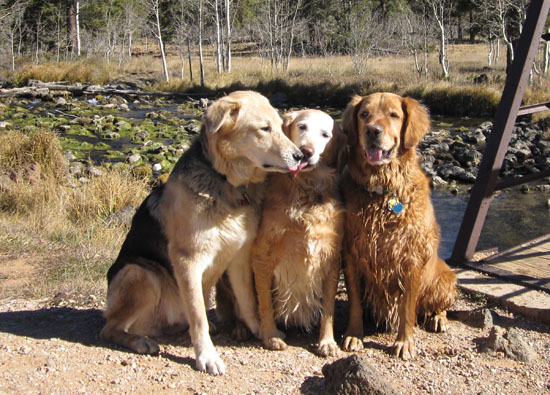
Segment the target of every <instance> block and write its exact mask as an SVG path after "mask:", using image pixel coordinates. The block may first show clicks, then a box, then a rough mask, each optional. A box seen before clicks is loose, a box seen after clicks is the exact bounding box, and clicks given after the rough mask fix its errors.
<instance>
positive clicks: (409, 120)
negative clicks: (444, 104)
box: [402, 97, 430, 149]
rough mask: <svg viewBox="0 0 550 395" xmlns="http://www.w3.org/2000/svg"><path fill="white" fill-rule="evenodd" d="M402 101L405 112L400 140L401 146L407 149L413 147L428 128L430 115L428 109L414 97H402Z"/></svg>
mask: <svg viewBox="0 0 550 395" xmlns="http://www.w3.org/2000/svg"><path fill="white" fill-rule="evenodd" d="M402 103H403V112H404V113H405V122H404V124H403V139H402V141H403V147H404V148H405V149H409V148H412V147H415V146H416V145H417V144H418V143H419V142H420V140H421V139H422V137H424V135H425V134H426V133H427V132H428V130H429V129H430V116H429V113H428V109H427V108H426V107H424V106H423V105H422V104H420V103H419V102H418V101H417V100H415V99H412V98H410V97H404V98H403V102H402Z"/></svg>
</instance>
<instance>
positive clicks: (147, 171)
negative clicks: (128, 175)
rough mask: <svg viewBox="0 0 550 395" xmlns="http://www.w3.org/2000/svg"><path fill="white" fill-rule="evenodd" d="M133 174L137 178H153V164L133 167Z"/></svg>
mask: <svg viewBox="0 0 550 395" xmlns="http://www.w3.org/2000/svg"><path fill="white" fill-rule="evenodd" d="M132 175H133V176H134V177H137V178H151V177H153V169H152V168H151V166H145V165H143V166H136V167H134V168H133V169H132Z"/></svg>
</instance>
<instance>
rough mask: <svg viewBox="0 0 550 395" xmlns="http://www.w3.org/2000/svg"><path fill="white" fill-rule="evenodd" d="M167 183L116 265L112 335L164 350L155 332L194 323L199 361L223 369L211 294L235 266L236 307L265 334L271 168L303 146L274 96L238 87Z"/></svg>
mask: <svg viewBox="0 0 550 395" xmlns="http://www.w3.org/2000/svg"><path fill="white" fill-rule="evenodd" d="M203 121H204V122H203V124H204V126H203V130H202V131H201V134H200V136H199V137H198V138H197V139H196V140H195V141H194V142H193V145H192V146H191V147H190V148H189V150H188V151H186V152H185V154H184V155H183V156H182V157H181V158H180V160H179V161H178V163H177V164H176V166H175V168H174V170H173V172H172V173H171V175H170V177H169V179H168V181H167V183H166V184H165V185H163V186H161V187H160V188H158V189H155V190H154V191H153V192H152V193H151V195H150V196H149V197H148V198H147V199H146V200H145V201H144V203H143V204H142V205H141V207H140V208H139V209H138V211H137V213H136V215H135V216H134V219H133V221H132V226H131V229H130V231H129V233H128V236H127V238H126V240H125V242H124V244H123V246H122V248H121V251H120V253H119V256H118V258H117V260H116V261H115V263H114V264H113V266H111V268H110V269H109V272H108V280H109V287H108V299H107V309H106V311H105V317H106V318H107V323H106V324H105V327H104V328H103V330H102V331H101V336H102V338H103V339H105V340H108V341H110V342H114V343H117V344H119V345H122V346H124V347H127V348H130V349H132V350H134V351H135V352H138V353H158V351H159V347H158V344H157V343H156V342H155V341H153V340H152V339H150V338H149V337H148V336H155V335H158V334H160V333H162V332H164V331H166V330H168V329H170V328H174V327H175V328H183V327H186V326H187V325H189V333H190V335H191V340H192V342H193V346H194V348H195V354H196V367H197V369H198V370H201V371H208V372H209V373H212V374H223V373H224V371H225V365H224V363H223V362H222V360H221V359H220V357H219V356H218V354H217V352H216V350H215V348H214V345H213V343H212V340H211V338H210V335H209V333H208V329H209V324H208V320H207V317H206V308H205V295H208V291H209V290H210V288H211V287H212V286H213V285H214V284H215V283H216V281H217V280H218V279H219V278H220V276H221V275H222V274H223V273H224V271H225V272H226V273H227V275H228V278H229V281H230V283H231V285H232V287H233V289H234V290H235V299H236V303H237V306H235V307H236V310H237V312H238V313H239V316H240V317H239V318H240V319H242V320H243V321H244V322H245V323H246V325H247V326H248V328H249V329H250V330H251V331H252V333H254V334H255V335H256V336H258V337H259V335H260V325H259V322H258V319H257V314H256V302H255V297H254V290H253V283H252V268H251V266H250V260H249V258H250V257H249V254H250V246H251V244H252V241H253V240H254V237H255V235H256V230H257V227H258V223H259V219H260V212H261V202H262V199H263V195H264V189H265V186H264V183H263V181H264V178H265V176H266V172H267V171H284V172H286V171H290V170H292V171H295V170H296V168H297V166H298V165H299V163H300V160H301V158H302V156H303V155H302V153H301V152H300V151H299V150H298V149H297V147H296V146H295V145H294V144H293V143H292V142H291V141H290V140H289V139H288V138H287V137H286V136H285V135H284V134H283V132H282V129H281V126H282V121H281V118H280V117H279V115H278V114H277V112H276V111H275V109H274V108H273V107H271V105H270V104H269V102H268V101H267V99H266V98H265V97H263V96H261V95H260V94H258V93H255V92H249V91H241V92H234V93H232V94H230V95H228V96H226V97H224V98H221V99H219V100H217V101H216V102H214V103H213V104H212V105H211V106H210V107H209V108H208V109H207V111H206V113H205V115H204V117H203Z"/></svg>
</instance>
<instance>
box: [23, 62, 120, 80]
mask: <svg viewBox="0 0 550 395" xmlns="http://www.w3.org/2000/svg"><path fill="white" fill-rule="evenodd" d="M117 75H118V71H117V70H116V66H115V65H113V64H107V63H106V62H104V61H103V60H102V59H90V60H88V61H86V62H85V61H78V62H75V63H67V62H61V63H50V62H48V63H42V64H39V65H35V64H34V63H28V64H25V65H23V66H22V68H21V69H20V70H19V71H18V72H17V73H16V75H15V76H14V78H13V79H14V82H15V83H16V85H26V84H27V83H28V81H29V80H31V79H33V80H40V81H43V82H57V81H66V82H68V83H71V84H72V83H75V82H82V83H88V84H104V83H106V82H108V81H110V80H112V79H113V78H115V77H116V76H117Z"/></svg>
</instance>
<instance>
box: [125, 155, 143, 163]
mask: <svg viewBox="0 0 550 395" xmlns="http://www.w3.org/2000/svg"><path fill="white" fill-rule="evenodd" d="M140 160H141V155H140V154H132V155H130V156H129V157H128V163H129V164H131V165H135V164H136V163H138V162H139V161H140Z"/></svg>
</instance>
